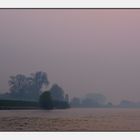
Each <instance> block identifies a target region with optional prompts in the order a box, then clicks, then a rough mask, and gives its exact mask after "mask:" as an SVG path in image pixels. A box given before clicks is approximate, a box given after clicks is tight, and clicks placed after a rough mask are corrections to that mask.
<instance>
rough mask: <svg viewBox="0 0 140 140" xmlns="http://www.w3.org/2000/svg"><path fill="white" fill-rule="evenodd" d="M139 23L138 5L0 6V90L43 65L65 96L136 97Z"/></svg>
mask: <svg viewBox="0 0 140 140" xmlns="http://www.w3.org/2000/svg"><path fill="white" fill-rule="evenodd" d="M139 25H140V10H138V9H133V10H132V9H116V10H111V9H110V10H109V9H104V10H103V9H79V10H78V9H71V10H70V9H69V10H66V9H65V10H64V9H59V10H58V9H57V10H56V9H50V10H48V9H46V10H45V9H44V10H43V9H42V10H32V9H30V10H26V9H22V10H0V64H1V71H0V77H1V79H0V90H1V91H5V90H7V85H8V84H7V83H8V77H9V76H10V75H14V74H17V73H25V74H29V73H31V72H35V71H38V70H43V71H46V72H47V73H48V78H49V81H50V82H51V83H52V84H53V83H58V84H59V85H60V86H62V87H63V88H64V90H65V91H66V92H67V93H68V94H70V96H71V97H72V96H83V95H84V94H86V93H89V92H96V91H99V92H100V93H102V94H104V95H105V96H107V98H108V100H111V101H113V102H116V103H117V102H119V101H120V100H121V99H128V100H134V101H140V62H139V61H140V39H139V38H140V26H139Z"/></svg>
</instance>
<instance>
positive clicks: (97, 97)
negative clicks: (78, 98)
mask: <svg viewBox="0 0 140 140" xmlns="http://www.w3.org/2000/svg"><path fill="white" fill-rule="evenodd" d="M85 98H86V99H90V100H92V101H93V102H95V103H98V104H100V105H104V104H105V103H106V97H105V96H104V95H102V94H100V93H89V94H87V95H86V97H85Z"/></svg>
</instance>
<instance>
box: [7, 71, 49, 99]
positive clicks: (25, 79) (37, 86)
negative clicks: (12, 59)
mask: <svg viewBox="0 0 140 140" xmlns="http://www.w3.org/2000/svg"><path fill="white" fill-rule="evenodd" d="M48 84H49V82H48V78H47V74H46V73H45V72H41V71H40V72H36V73H32V74H31V75H30V76H25V75H23V74H17V75H16V76H10V80H9V86H10V93H11V96H14V97H16V98H22V99H35V100H37V99H38V98H39V95H40V94H41V90H42V87H43V86H47V85H48Z"/></svg>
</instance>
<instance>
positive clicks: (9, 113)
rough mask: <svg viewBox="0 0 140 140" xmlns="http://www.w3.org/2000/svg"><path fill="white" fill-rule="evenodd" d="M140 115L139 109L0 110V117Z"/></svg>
mask: <svg viewBox="0 0 140 140" xmlns="http://www.w3.org/2000/svg"><path fill="white" fill-rule="evenodd" d="M118 115H122V116H124V117H125V116H133V117H140V109H119V108H115V109H95V108H86V109H85V108H83V109H82V108H80V109H79V108H71V109H66V110H52V111H46V110H0V117H46V118H57V117H59V118H69V117H70V118H75V117H95V116H96V117H98V116H99V117H110V116H118Z"/></svg>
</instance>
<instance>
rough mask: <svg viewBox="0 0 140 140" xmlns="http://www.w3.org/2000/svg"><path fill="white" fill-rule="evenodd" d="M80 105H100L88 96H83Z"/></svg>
mask: <svg viewBox="0 0 140 140" xmlns="http://www.w3.org/2000/svg"><path fill="white" fill-rule="evenodd" d="M81 106H82V107H100V104H99V103H98V102H97V101H93V100H92V99H90V98H85V99H83V100H82V102H81Z"/></svg>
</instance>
